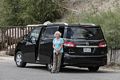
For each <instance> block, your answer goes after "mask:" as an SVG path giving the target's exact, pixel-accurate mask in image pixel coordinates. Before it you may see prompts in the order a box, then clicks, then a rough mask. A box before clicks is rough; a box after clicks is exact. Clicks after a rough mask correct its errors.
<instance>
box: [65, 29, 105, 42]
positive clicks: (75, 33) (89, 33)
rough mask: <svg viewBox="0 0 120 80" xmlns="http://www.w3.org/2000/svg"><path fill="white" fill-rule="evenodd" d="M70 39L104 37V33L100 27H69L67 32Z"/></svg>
mask: <svg viewBox="0 0 120 80" xmlns="http://www.w3.org/2000/svg"><path fill="white" fill-rule="evenodd" d="M65 36H66V38H68V39H97V40H98V39H103V34H102V31H101V29H100V28H94V27H93V28H91V27H90V28H89V27H85V28H80V27H69V28H67V32H66V34H65Z"/></svg>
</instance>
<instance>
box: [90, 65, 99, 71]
mask: <svg viewBox="0 0 120 80" xmlns="http://www.w3.org/2000/svg"><path fill="white" fill-rule="evenodd" d="M88 70H89V71H90V72H97V71H98V70H99V66H95V67H88Z"/></svg>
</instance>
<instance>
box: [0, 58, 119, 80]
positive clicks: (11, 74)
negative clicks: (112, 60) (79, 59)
mask: <svg viewBox="0 0 120 80" xmlns="http://www.w3.org/2000/svg"><path fill="white" fill-rule="evenodd" d="M119 79H120V71H119V70H113V69H107V68H103V67H102V68H100V70H99V71H98V72H89V71H88V70H87V69H84V68H77V67H66V68H64V69H62V71H61V72H60V73H56V74H52V73H50V72H49V71H47V69H46V67H45V66H44V65H40V64H27V66H26V68H18V67H16V65H15V62H14V60H13V57H0V80H119Z"/></svg>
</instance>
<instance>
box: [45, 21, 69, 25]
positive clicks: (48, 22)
mask: <svg viewBox="0 0 120 80" xmlns="http://www.w3.org/2000/svg"><path fill="white" fill-rule="evenodd" d="M43 25H68V23H64V22H55V23H52V22H50V21H46V22H45V23H43Z"/></svg>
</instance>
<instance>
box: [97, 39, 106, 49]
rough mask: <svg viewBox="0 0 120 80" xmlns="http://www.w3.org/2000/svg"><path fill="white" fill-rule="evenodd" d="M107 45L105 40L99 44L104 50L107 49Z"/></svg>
mask: <svg viewBox="0 0 120 80" xmlns="http://www.w3.org/2000/svg"><path fill="white" fill-rule="evenodd" d="M106 46H107V45H106V42H105V41H104V40H101V41H100V43H99V47H100V48H104V47H106Z"/></svg>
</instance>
